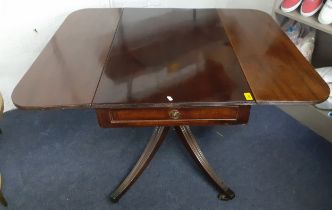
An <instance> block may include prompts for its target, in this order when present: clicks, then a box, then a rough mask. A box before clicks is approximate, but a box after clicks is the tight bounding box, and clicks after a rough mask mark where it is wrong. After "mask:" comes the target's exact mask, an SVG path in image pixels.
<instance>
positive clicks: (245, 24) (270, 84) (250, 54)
mask: <svg viewBox="0 0 332 210" xmlns="http://www.w3.org/2000/svg"><path fill="white" fill-rule="evenodd" d="M219 15H220V18H221V21H222V22H223V25H224V27H225V31H226V33H227V35H228V38H229V40H230V42H231V45H232V46H233V49H234V51H235V54H236V55H237V57H238V60H239V62H240V64H241V67H242V70H243V72H244V74H245V76H246V78H247V81H248V83H249V86H250V88H251V90H252V92H253V94H254V96H255V99H256V102H257V103H258V104H266V103H267V104H289V103H292V104H295V103H306V104H309V103H319V102H322V101H325V100H326V99H327V97H328V96H329V88H328V86H327V85H326V83H325V82H324V81H323V80H322V78H321V77H320V76H319V75H318V74H317V73H316V71H315V70H314V68H313V66H311V64H310V63H309V62H308V61H307V60H306V59H305V58H304V57H303V55H302V54H301V53H300V51H299V50H298V49H297V48H296V47H295V45H294V44H293V43H292V42H291V41H290V39H289V38H288V37H287V36H286V35H285V33H284V32H282V31H281V29H280V27H279V26H278V25H277V24H276V23H275V22H274V20H273V19H272V18H271V17H270V16H269V15H268V14H266V13H263V12H259V11H256V10H219Z"/></svg>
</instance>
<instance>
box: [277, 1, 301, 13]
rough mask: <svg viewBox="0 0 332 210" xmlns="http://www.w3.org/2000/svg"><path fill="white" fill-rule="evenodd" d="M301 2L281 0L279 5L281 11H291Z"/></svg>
mask: <svg viewBox="0 0 332 210" xmlns="http://www.w3.org/2000/svg"><path fill="white" fill-rule="evenodd" d="M301 2H302V0H283V2H282V3H281V6H280V7H281V10H282V11H283V12H292V11H294V10H295V9H296V8H298V6H300V4H301Z"/></svg>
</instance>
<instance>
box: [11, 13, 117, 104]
mask: <svg viewBox="0 0 332 210" xmlns="http://www.w3.org/2000/svg"><path fill="white" fill-rule="evenodd" d="M120 14H121V10H120V9H84V10H79V11H76V12H74V13H72V14H71V15H69V16H68V17H67V18H66V20H65V21H64V23H63V24H62V25H61V26H60V28H59V29H58V31H57V32H56V33H55V35H54V36H53V38H52V39H51V40H50V42H49V43H48V44H47V45H46V47H45V48H44V50H43V51H42V53H41V54H40V55H39V57H38V58H37V59H36V60H35V62H34V63H33V64H32V66H31V67H30V69H29V70H28V72H27V73H26V74H25V75H24V77H23V78H22V79H21V81H20V82H19V83H18V85H17V86H16V88H15V90H14V92H13V94H12V99H13V102H14V104H15V105H16V106H17V107H19V108H21V109H48V108H76V107H90V105H91V101H92V99H93V96H94V94H95V90H96V88H97V85H98V81H99V78H100V75H101V73H102V70H103V66H104V63H105V61H106V57H107V54H108V52H109V48H110V45H111V43H112V40H113V37H114V34H115V30H116V27H117V23H118V20H119V17H120Z"/></svg>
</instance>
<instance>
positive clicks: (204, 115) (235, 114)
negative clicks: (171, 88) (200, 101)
mask: <svg viewBox="0 0 332 210" xmlns="http://www.w3.org/2000/svg"><path fill="white" fill-rule="evenodd" d="M249 113H250V106H225V107H204V108H201V107H200V108H179V109H173V108H146V109H97V116H98V122H99V124H100V126H101V127H120V126H153V125H159V126H175V125H216V124H244V123H246V122H247V121H248V118H249Z"/></svg>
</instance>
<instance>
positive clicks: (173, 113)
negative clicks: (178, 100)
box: [169, 109, 181, 120]
mask: <svg viewBox="0 0 332 210" xmlns="http://www.w3.org/2000/svg"><path fill="white" fill-rule="evenodd" d="M180 115H181V114H180V112H179V111H178V110H176V109H173V110H171V111H170V112H169V117H170V118H171V119H173V120H177V119H179V118H180Z"/></svg>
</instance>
